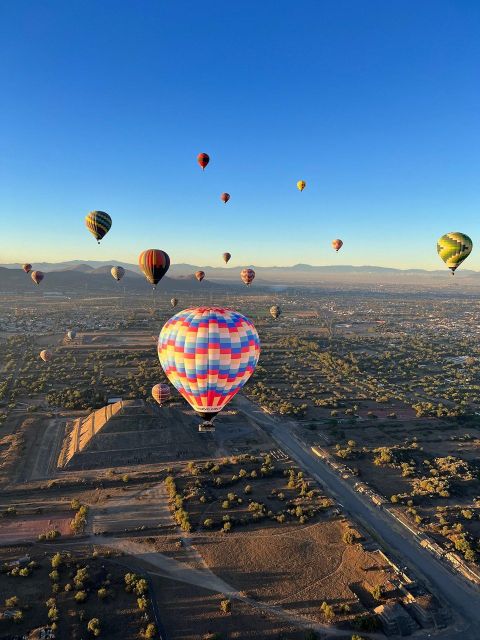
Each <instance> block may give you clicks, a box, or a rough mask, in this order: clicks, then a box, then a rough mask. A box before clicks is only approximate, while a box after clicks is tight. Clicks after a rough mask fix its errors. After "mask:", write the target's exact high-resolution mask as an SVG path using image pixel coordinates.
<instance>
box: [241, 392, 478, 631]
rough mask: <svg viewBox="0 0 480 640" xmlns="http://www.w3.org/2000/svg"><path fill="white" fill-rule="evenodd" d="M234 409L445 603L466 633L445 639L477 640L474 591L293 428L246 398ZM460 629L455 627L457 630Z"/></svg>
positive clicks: (474, 587)
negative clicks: (311, 477)
mask: <svg viewBox="0 0 480 640" xmlns="http://www.w3.org/2000/svg"><path fill="white" fill-rule="evenodd" d="M238 406H239V408H241V410H242V411H244V413H245V414H246V415H247V416H248V418H250V419H251V420H253V421H254V422H255V423H256V424H257V425H258V426H259V427H260V428H262V429H265V430H266V431H267V432H268V433H269V434H270V436H271V437H272V438H273V439H274V440H275V441H276V442H277V443H278V444H279V445H280V446H281V447H283V449H284V450H285V451H287V452H288V453H289V454H290V455H291V457H292V459H294V460H296V461H297V462H298V464H299V465H301V466H302V467H304V468H305V469H306V470H307V471H308V472H309V473H310V474H311V475H312V476H313V477H314V478H315V479H316V480H317V481H318V482H320V484H322V485H323V486H324V487H325V488H326V490H327V492H328V493H330V494H331V495H332V496H333V497H334V498H336V499H337V501H338V502H340V503H341V504H342V505H343V507H344V509H345V511H346V512H348V514H349V515H351V516H352V518H353V519H356V520H357V521H359V522H360V523H361V524H362V525H363V526H364V527H365V528H366V529H367V531H369V532H370V533H371V534H372V536H373V537H375V538H377V539H379V541H380V542H381V544H382V546H383V547H384V549H386V550H387V551H390V552H391V553H393V554H395V555H396V556H398V557H400V558H402V559H403V560H404V561H405V563H406V564H407V565H408V566H409V567H412V569H413V570H414V571H415V573H417V574H418V575H420V576H422V578H423V579H424V580H425V582H426V583H427V584H428V586H429V588H430V589H431V590H432V592H433V593H437V594H438V595H440V596H441V597H443V599H444V600H446V601H447V602H448V603H449V604H450V606H451V607H452V609H453V611H454V612H455V611H456V612H458V613H460V614H461V615H462V616H463V617H464V618H465V620H466V621H467V624H466V625H462V626H464V627H465V626H468V629H467V628H463V629H460V628H457V629H455V630H453V629H450V632H449V635H448V638H449V640H450V639H452V640H454V639H455V638H458V639H460V638H462V640H478V639H479V638H480V628H479V625H480V590H479V589H478V586H474V585H472V584H471V583H469V582H468V581H467V580H465V579H464V578H462V577H461V576H459V575H458V574H454V573H452V572H451V571H450V570H449V568H447V566H445V565H444V564H443V563H442V562H441V561H439V560H437V559H436V558H435V557H434V556H433V555H432V554H431V553H430V552H428V551H426V550H425V549H423V548H422V547H421V546H420V545H419V544H418V541H417V540H415V539H414V537H413V535H412V534H410V533H409V532H408V531H407V529H406V528H404V527H403V526H402V525H401V524H399V523H398V522H397V521H396V520H395V519H394V518H393V517H392V516H391V515H390V514H389V513H388V511H382V510H380V509H379V508H378V507H376V506H375V505H373V504H372V503H371V502H370V500H369V499H368V498H366V497H364V496H362V495H361V494H358V493H356V492H355V491H354V489H353V488H352V487H351V486H350V484H349V483H348V482H345V481H344V480H343V479H342V478H340V476H338V475H337V474H336V473H335V472H334V471H332V470H331V469H330V467H329V466H328V465H327V464H326V463H325V462H323V461H322V460H321V459H319V458H318V457H317V456H316V455H315V454H314V453H313V452H312V451H311V449H310V448H309V447H307V446H306V445H303V444H302V443H300V442H299V441H298V440H297V439H296V438H295V437H294V428H295V426H296V425H295V423H294V422H286V421H280V420H276V419H275V418H273V417H271V416H268V415H266V414H265V413H263V412H262V411H261V410H260V409H259V408H258V407H257V406H256V405H255V404H253V403H251V402H250V401H249V400H247V399H246V398H243V397H242V398H239V399H238ZM459 627H460V625H459Z"/></svg>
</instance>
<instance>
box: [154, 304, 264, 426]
mask: <svg viewBox="0 0 480 640" xmlns="http://www.w3.org/2000/svg"><path fill="white" fill-rule="evenodd" d="M259 356H260V340H259V338H258V333H257V331H256V329H255V327H254V325H253V323H252V322H251V321H250V320H249V319H248V318H246V317H245V316H243V315H242V314H241V313H238V312H237V311H233V310H232V309H224V308H221V307H198V308H196V309H194V308H192V309H185V310H184V311H180V312H179V313H177V314H176V315H174V316H173V317H172V318H170V320H168V321H167V322H166V324H165V325H164V327H163V329H162V330H161V332H160V337H159V339H158V357H159V359H160V364H161V365H162V368H163V370H164V371H165V374H166V376H167V378H168V379H169V380H170V382H171V383H172V384H173V386H174V387H175V388H176V389H177V390H178V391H179V392H180V393H181V395H182V396H183V397H184V398H185V399H186V400H187V402H188V403H189V404H190V406H191V407H192V408H193V409H194V410H195V411H196V412H197V413H199V414H200V415H201V416H203V417H205V418H211V417H213V416H214V415H215V414H217V413H218V412H219V411H221V409H223V407H224V406H225V405H226V404H227V402H229V401H230V400H231V399H232V398H233V397H234V395H235V394H236V393H238V392H239V391H240V389H241V388H242V387H243V385H244V384H245V383H246V382H247V380H248V379H249V378H250V376H251V375H252V373H253V372H254V370H255V367H256V366H257V362H258V358H259Z"/></svg>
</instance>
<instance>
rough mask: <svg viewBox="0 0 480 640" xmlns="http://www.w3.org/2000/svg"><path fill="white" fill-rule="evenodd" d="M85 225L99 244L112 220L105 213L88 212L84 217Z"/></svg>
mask: <svg viewBox="0 0 480 640" xmlns="http://www.w3.org/2000/svg"><path fill="white" fill-rule="evenodd" d="M85 225H86V227H87V229H88V230H89V231H90V233H91V234H92V235H93V236H95V239H96V240H97V242H98V244H100V240H101V239H102V238H103V237H104V236H105V235H106V234H107V233H108V232H109V231H110V227H111V226H112V219H111V217H110V216H109V215H108V213H105V211H90V213H89V214H88V215H87V216H85Z"/></svg>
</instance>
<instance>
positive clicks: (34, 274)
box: [30, 271, 45, 284]
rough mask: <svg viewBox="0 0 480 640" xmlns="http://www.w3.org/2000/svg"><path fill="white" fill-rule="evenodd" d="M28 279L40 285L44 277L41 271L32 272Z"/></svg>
mask: <svg viewBox="0 0 480 640" xmlns="http://www.w3.org/2000/svg"><path fill="white" fill-rule="evenodd" d="M30 277H31V278H32V280H33V281H34V282H35V284H40V282H41V281H42V280H43V278H44V277H45V276H44V275H43V273H42V271H32V273H31V274H30Z"/></svg>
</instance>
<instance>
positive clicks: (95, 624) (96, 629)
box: [87, 618, 100, 636]
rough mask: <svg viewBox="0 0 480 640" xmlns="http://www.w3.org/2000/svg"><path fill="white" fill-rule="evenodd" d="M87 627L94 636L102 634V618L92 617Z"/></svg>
mask: <svg viewBox="0 0 480 640" xmlns="http://www.w3.org/2000/svg"><path fill="white" fill-rule="evenodd" d="M87 629H88V630H89V631H90V633H93V635H94V636H99V635H100V620H99V619H98V618H92V619H91V620H89V622H88V624H87Z"/></svg>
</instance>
